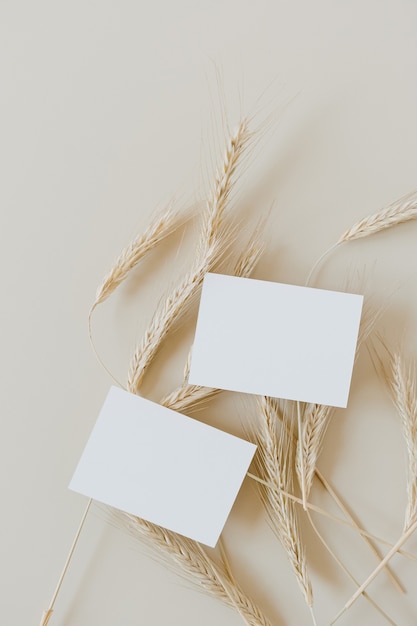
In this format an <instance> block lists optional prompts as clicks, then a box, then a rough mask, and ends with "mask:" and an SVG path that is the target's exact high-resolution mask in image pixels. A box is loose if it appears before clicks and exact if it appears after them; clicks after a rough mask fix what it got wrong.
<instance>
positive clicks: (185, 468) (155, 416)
mask: <svg viewBox="0 0 417 626" xmlns="http://www.w3.org/2000/svg"><path fill="white" fill-rule="evenodd" d="M255 450H256V446H254V445H253V444H251V443H249V442H247V441H244V440H243V439H239V438H238V437H234V436H233V435H229V434H227V433H224V432H223V431H221V430H218V429H217V428H212V427H211V426H207V425H206V424H202V423H201V422H198V421H196V420H194V419H191V418H189V417H186V416H185V415H181V414H180V413H176V412H175V411H172V410H170V409H167V408H166V407H163V406H161V405H159V404H155V403H154V402H150V401H149V400H145V399H144V398H141V397H140V396H136V395H133V394H131V393H128V392H126V391H123V390H121V389H119V388H117V387H112V388H111V389H110V391H109V394H108V396H107V399H106V401H105V403H104V405H103V407H102V409H101V412H100V415H99V417H98V419H97V422H96V424H95V426H94V428H93V431H92V433H91V435H90V438H89V440H88V442H87V445H86V447H85V450H84V452H83V455H82V457H81V459H80V461H79V463H78V466H77V469H76V471H75V473H74V476H73V478H72V480H71V483H70V489H73V490H74V491H78V492H79V493H82V494H84V495H86V496H88V497H90V498H93V499H95V500H99V501H100V502H104V503H105V504H109V505H110V506H114V507H115V508H118V509H121V510H122V511H126V512H128V513H132V514H133V515H136V516H138V517H141V518H143V519H145V520H147V521H149V522H152V523H154V524H158V525H159V526H163V527H164V528H167V529H169V530H172V531H175V532H177V533H180V534H181V535H185V536H186V537H189V538H191V539H195V540H196V541H200V542H201V543H204V544H206V545H208V546H211V547H214V546H215V545H216V543H217V540H218V538H219V536H220V533H221V531H222V529H223V526H224V524H225V522H226V519H227V517H228V515H229V513H230V510H231V508H232V505H233V502H234V500H235V498H236V496H237V493H238V491H239V489H240V486H241V484H242V481H243V479H244V477H245V474H246V472H247V470H248V467H249V465H250V462H251V460H252V457H253V455H254V453H255Z"/></svg>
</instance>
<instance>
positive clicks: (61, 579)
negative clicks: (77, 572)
mask: <svg viewBox="0 0 417 626" xmlns="http://www.w3.org/2000/svg"><path fill="white" fill-rule="evenodd" d="M91 503H92V499H91V498H90V499H89V501H88V503H87V506H86V508H85V511H84V513H83V516H82V518H81V521H80V524H79V526H78V530H77V532H76V534H75V537H74V540H73V542H72V546H71V548H70V551H69V553H68V556H67V560H66V561H65V565H64V568H63V570H62V573H61V576H60V577H59V580H58V584H57V586H56V589H55V591H54V595H53V596H52V600H51V602H50V605H49V607H48V609H47V610H46V611H45V612H44V614H43V616H42V621H41V624H40V626H46V625H47V623H48V622H49V620H50V618H51V615H52V613H53V610H54V606H55V602H56V599H57V597H58V594H59V592H60V590H61V587H62V583H63V582H64V578H65V575H66V573H67V571H68V568H69V565H70V562H71V559H72V556H73V554H74V552H75V548H76V546H77V543H78V539H79V538H80V534H81V531H82V529H83V527H84V523H85V520H86V519H87V515H88V512H89V510H90V507H91Z"/></svg>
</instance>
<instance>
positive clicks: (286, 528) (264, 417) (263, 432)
mask: <svg viewBox="0 0 417 626" xmlns="http://www.w3.org/2000/svg"><path fill="white" fill-rule="evenodd" d="M260 405H261V406H260V412H261V424H260V426H259V428H258V429H257V432H256V433H255V438H256V443H257V445H258V450H257V453H256V455H255V463H256V466H257V470H258V475H259V476H260V478H262V479H263V480H264V481H265V482H266V483H267V485H268V486H266V485H261V486H260V491H261V497H262V501H263V503H264V505H265V508H266V511H267V513H268V516H269V518H270V521H271V525H272V528H273V530H274V532H275V534H276V535H277V537H278V539H279V540H280V542H281V544H282V546H283V547H284V549H285V552H286V554H287V557H288V560H289V562H290V564H291V567H292V569H293V572H294V574H295V576H296V579H297V582H298V584H299V587H300V589H301V591H302V593H303V596H304V598H305V601H306V603H307V605H308V606H309V607H312V605H313V594H312V589H311V583H310V580H309V576H308V573H307V564H306V558H305V552H304V546H303V543H302V540H301V535H300V530H299V525H298V518H297V512H296V510H295V504H294V502H293V501H292V500H289V498H287V497H286V496H285V495H284V493H283V492H287V493H288V492H289V493H291V492H292V489H293V474H294V469H293V463H294V445H293V441H292V436H291V428H290V426H289V425H288V424H279V420H278V416H277V413H276V404H275V403H274V401H273V400H271V399H270V398H262V399H261V401H260ZM278 427H279V433H277V428H278Z"/></svg>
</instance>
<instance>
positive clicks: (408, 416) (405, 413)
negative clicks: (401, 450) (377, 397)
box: [389, 354, 417, 532]
mask: <svg viewBox="0 0 417 626" xmlns="http://www.w3.org/2000/svg"><path fill="white" fill-rule="evenodd" d="M416 380H417V378H416V370H415V366H411V365H408V364H406V363H405V361H404V359H403V357H402V356H401V355H400V354H395V355H394V356H393V357H392V365H391V378H390V381H389V382H390V389H391V392H392V396H393V400H394V403H395V406H396V408H397V411H398V413H399V415H400V418H401V423H402V429H403V433H404V438H405V442H406V446H407V456H408V476H407V508H406V513H405V521H404V532H406V531H407V530H408V529H409V528H410V526H412V524H414V523H415V522H416V521H417V395H416V391H417V384H416Z"/></svg>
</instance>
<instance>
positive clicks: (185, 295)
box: [128, 119, 252, 393]
mask: <svg viewBox="0 0 417 626" xmlns="http://www.w3.org/2000/svg"><path fill="white" fill-rule="evenodd" d="M251 137H252V133H250V132H249V128H248V125H247V121H246V120H245V119H244V120H242V121H241V123H240V124H239V127H238V129H237V131H236V133H235V134H234V135H232V137H231V139H230V140H229V143H228V145H227V148H226V154H225V157H224V160H223V163H222V165H221V167H220V168H219V170H218V172H217V174H216V178H215V184H214V188H213V191H212V194H211V196H210V199H209V201H208V203H207V208H206V211H205V215H204V220H203V227H202V233H201V237H200V241H199V244H198V253H197V260H196V261H195V262H194V265H193V267H192V269H191V270H190V271H189V272H188V273H187V274H186V276H185V277H184V278H183V279H182V281H181V282H180V284H179V286H177V287H176V288H175V289H174V291H173V292H172V293H171V294H169V295H168V297H167V298H166V299H164V300H163V301H162V302H161V305H160V306H159V308H158V309H157V310H156V312H155V314H154V316H153V318H152V320H151V323H150V325H149V327H148V329H147V331H146V332H145V335H144V337H143V339H142V341H141V343H140V345H139V346H138V347H137V348H136V350H135V352H134V354H133V357H132V360H131V364H130V368H129V375H128V387H129V389H130V390H131V391H132V392H133V393H137V392H138V390H139V387H140V385H141V382H142V380H143V377H144V375H145V372H146V370H147V368H148V367H149V365H150V363H151V361H152V360H153V358H154V356H155V354H156V353H157V351H158V349H159V347H160V345H161V343H162V342H163V340H164V339H165V337H166V335H167V334H168V332H169V330H170V329H171V327H172V326H173V324H174V323H175V322H176V321H177V319H178V318H179V317H180V315H182V314H183V313H184V312H185V310H186V308H187V306H188V305H189V304H190V302H191V300H192V297H193V296H194V295H195V294H196V292H197V290H198V288H199V287H200V286H201V283H202V281H203V278H204V276H205V274H206V273H207V272H209V271H210V270H211V269H213V267H214V266H215V264H216V263H217V262H218V261H219V260H220V258H221V256H222V254H223V253H224V251H225V249H226V248H227V246H228V245H230V241H231V233H230V230H226V229H225V228H224V213H225V209H226V207H227V204H228V200H229V198H230V194H231V192H232V190H233V188H234V183H235V179H236V176H235V174H236V168H237V165H238V163H239V161H240V160H241V159H242V157H243V155H244V153H245V151H246V149H247V147H248V144H249V141H250V139H251Z"/></svg>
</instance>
